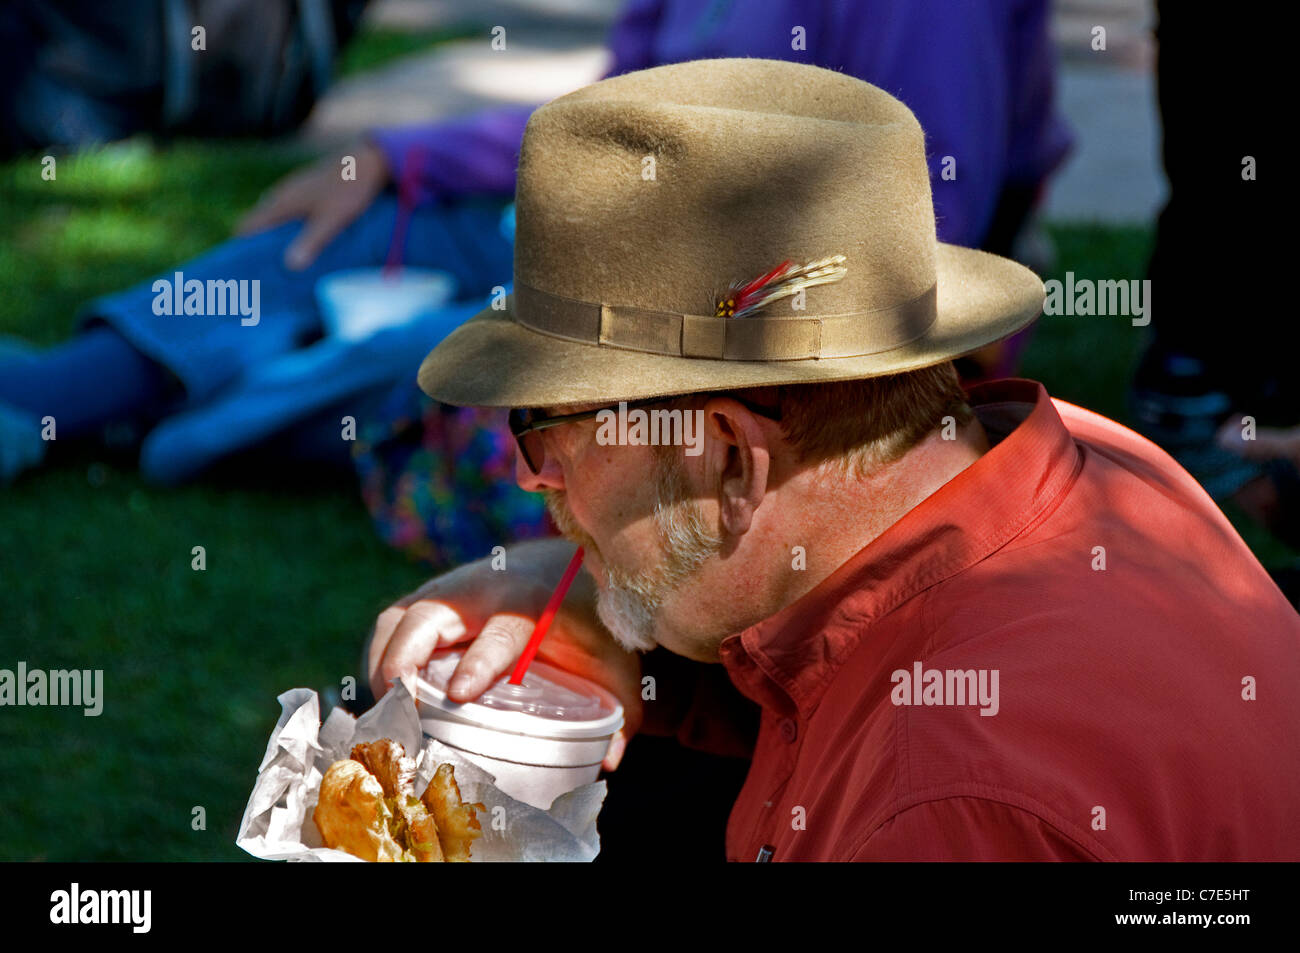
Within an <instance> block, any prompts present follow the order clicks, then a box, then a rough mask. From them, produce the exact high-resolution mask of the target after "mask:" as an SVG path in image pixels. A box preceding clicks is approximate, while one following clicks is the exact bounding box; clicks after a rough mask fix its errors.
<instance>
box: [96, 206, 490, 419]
mask: <svg viewBox="0 0 1300 953" xmlns="http://www.w3.org/2000/svg"><path fill="white" fill-rule="evenodd" d="M505 204H506V199H504V198H502V199H499V200H474V201H464V202H458V203H455V204H445V205H427V206H423V207H420V208H417V209H416V210H415V211H414V212H413V214H412V215H411V220H410V225H409V229H408V232H407V236H406V242H405V248H404V256H403V263H404V264H408V265H414V266H419V267H426V268H439V269H442V270H443V271H448V272H450V273H451V274H452V275H454V276H455V277H456V279H457V281H458V282H459V292H458V298H459V299H461V300H467V299H468V300H479V301H484V300H485V299H486V296H487V294H488V293H489V291H490V290H491V288H492V287H493V286H495V285H498V284H500V285H505V284H508V283H509V281H510V276H511V267H512V264H513V252H512V248H511V245H510V243H509V242H508V241H507V240H506V239H505V237H504V236H503V235H502V234H501V231H500V228H499V225H500V221H501V211H502V208H503V207H504V206H505ZM396 214H397V201H396V198H395V197H394V196H392V195H390V194H385V195H383V196H381V197H380V198H379V199H377V200H376V201H375V202H374V203H373V204H372V205H371V206H370V208H368V209H367V210H366V211H365V212H364V213H362V214H361V215H360V216H359V217H358V218H357V219H356V220H355V221H354V222H353V223H352V224H351V225H349V226H348V227H347V228H346V229H345V230H344V231H343V232H342V233H341V234H339V235H338V236H337V237H336V238H335V239H334V240H333V241H332V242H331V243H330V244H329V245H327V246H326V247H325V249H324V250H323V251H322V252H321V254H320V256H319V257H318V258H317V259H316V261H315V262H313V263H312V265H311V267H309V268H307V269H305V270H303V271H290V270H288V269H287V268H285V267H284V265H283V257H284V250H285V248H286V247H287V246H288V244H289V243H290V242H291V241H292V240H293V239H294V238H295V237H296V236H297V234H298V231H299V229H300V228H301V223H299V222H291V223H288V224H285V225H282V226H279V227H277V228H272V229H268V230H267V231H264V232H260V233H258V234H256V235H249V236H245V237H240V238H233V239H230V240H229V241H226V242H223V243H222V244H220V245H218V246H216V247H215V248H213V249H212V250H211V251H209V252H207V253H206V254H204V255H200V256H199V257H198V258H195V259H193V260H192V261H188V262H185V263H184V264H182V265H179V266H177V267H176V268H175V269H172V270H171V271H168V272H166V273H164V274H163V275H161V276H159V277H162V278H165V279H173V278H174V272H176V271H179V272H181V273H182V274H183V275H184V280H186V281H188V280H189V279H191V278H195V279H198V280H200V281H204V282H206V281H207V280H208V279H218V280H230V279H235V280H243V279H250V280H258V281H259V282H260V319H259V321H258V323H257V324H256V325H250V326H244V325H243V324H242V323H241V319H240V317H239V316H238V315H208V316H201V315H156V314H154V310H153V306H154V300H155V298H156V297H157V294H156V293H155V292H154V291H153V287H152V286H153V279H150V280H148V281H144V282H141V283H140V284H138V285H136V286H135V287H133V288H129V289H127V290H125V291H122V292H118V293H116V294H110V295H106V296H104V297H102V298H98V299H96V300H94V301H92V302H90V303H89V305H88V306H87V308H86V310H85V312H84V313H83V315H82V322H83V324H84V325H85V326H93V325H96V324H100V323H105V324H108V325H109V326H110V327H112V328H113V329H114V330H116V331H117V332H118V333H119V334H121V335H122V336H123V337H125V338H126V339H127V341H129V342H130V343H131V344H132V345H134V346H135V348H136V349H137V350H139V351H140V352H142V353H143V354H144V355H145V356H147V357H149V358H151V359H153V360H154V361H156V362H158V363H159V364H161V365H162V366H163V367H165V368H167V369H168V370H169V371H171V372H172V374H174V375H175V376H176V377H177V378H178V379H179V380H180V383H181V384H182V385H183V387H184V390H185V396H186V398H187V403H188V404H190V405H193V404H197V403H202V402H203V401H205V400H207V399H208V398H210V397H212V396H213V395H214V394H216V393H217V392H218V391H220V390H221V389H222V388H224V387H226V386H227V385H229V384H231V383H233V382H234V381H235V380H236V379H238V378H239V377H240V376H241V375H242V374H244V373H245V372H246V371H247V370H249V369H250V368H252V367H255V366H256V365H258V364H261V363H263V362H265V361H266V360H268V359H270V358H273V357H277V356H279V355H282V354H285V353H287V352H290V351H293V350H295V349H297V348H298V347H300V346H302V345H303V344H306V343H308V342H310V341H311V340H313V339H314V338H316V337H318V336H319V335H320V332H321V325H320V317H319V314H318V312H317V307H316V301H315V297H314V289H315V285H316V281H317V280H318V279H319V278H320V277H321V276H322V275H325V274H327V273H329V272H331V271H338V270H340V269H344V268H358V267H377V266H380V265H382V264H384V261H385V259H386V258H387V255H388V246H389V243H390V241H391V239H392V233H393V225H394V221H395V219H396Z"/></svg>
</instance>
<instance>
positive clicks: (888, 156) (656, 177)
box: [515, 59, 936, 317]
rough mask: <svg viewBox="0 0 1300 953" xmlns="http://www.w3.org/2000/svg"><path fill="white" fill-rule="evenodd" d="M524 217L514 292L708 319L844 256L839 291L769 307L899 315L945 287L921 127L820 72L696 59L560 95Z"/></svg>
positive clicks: (540, 142) (524, 166) (862, 90)
mask: <svg viewBox="0 0 1300 953" xmlns="http://www.w3.org/2000/svg"><path fill="white" fill-rule="evenodd" d="M516 207H517V226H516V245H515V279H516V283H517V284H523V285H527V286H529V287H532V288H536V289H539V290H541V291H544V292H547V293H549V294H551V295H558V296H561V297H564V298H572V299H577V300H579V301H585V302H592V303H596V304H603V305H617V306H626V307H632V308H642V309H647V310H650V311H666V312H679V313H683V314H696V315H706V314H712V311H713V306H714V302H715V299H716V297H717V296H719V295H720V294H721V293H722V292H723V291H724V290H725V289H726V287H727V285H728V284H729V283H730V282H733V281H734V282H747V281H750V280H752V279H754V278H756V277H758V276H759V275H762V274H764V273H766V272H768V271H770V270H771V269H772V268H773V267H774V266H776V265H777V264H779V263H781V262H782V261H786V260H790V261H794V262H808V261H813V260H817V259H823V258H826V257H828V256H831V255H844V256H845V258H846V262H845V265H846V268H847V271H846V273H845V275H844V277H843V279H841V280H839V281H836V282H833V283H829V284H824V285H820V286H817V287H813V288H809V289H808V290H807V292H806V296H805V297H804V298H803V300H802V301H799V300H798V299H795V298H787V299H784V300H782V301H778V302H776V303H774V304H772V305H770V306H769V307H768V309H767V313H769V314H770V315H771V316H773V317H781V316H787V317H794V316H804V315H807V316H814V315H835V314H849V313H854V312H861V311H873V310H877V309H882V308H891V307H895V306H897V305H899V304H900V303H902V302H905V301H908V300H911V299H915V298H917V297H918V296H920V295H923V294H924V293H925V292H927V291H928V290H929V289H930V288H932V287H933V286H934V284H935V274H936V271H935V248H936V238H935V229H934V211H933V205H932V202H931V196H930V181H929V172H928V169H927V166H926V162H925V144H924V135H923V133H922V131H921V127H920V125H919V123H918V122H917V121H916V118H915V117H914V116H913V115H912V113H911V111H910V110H909V109H908V108H907V107H906V106H904V105H903V104H902V103H901V102H899V101H898V100H897V99H895V98H894V97H892V96H890V95H889V94H887V93H885V92H884V91H882V90H880V89H878V88H876V87H874V86H872V85H870V84H869V83H865V82H862V81H861V80H857V79H854V78H852V77H848V76H845V75H843V74H840V73H836V72H834V71H831V70H826V69H821V68H819V67H815V66H806V65H802V64H797V63H788V62H784V61H779V60H755V59H732V60H698V61H693V62H688V63H680V64H673V65H670V66H663V67H658V68H655V69H649V70H643V71H640V72H636V73H629V74H625V75H623V76H618V77H614V78H612V79H608V80H604V81H602V82H599V83H596V84H594V85H592V86H588V87H585V88H583V89H581V90H578V91H576V92H574V93H570V94H569V95H567V96H563V97H560V98H559V99H556V100H554V101H552V102H551V103H549V104H547V105H545V106H543V107H541V108H540V109H538V110H537V111H536V112H535V113H534V114H533V116H532V118H531V119H530V120H529V123H528V126H527V129H526V130H525V133H524V140H523V145H522V148H521V152H520V162H519V176H518V189H517V194H516ZM799 304H802V306H803V310H802V311H798V310H793V309H794V308H796V307H797V306H798V305H799Z"/></svg>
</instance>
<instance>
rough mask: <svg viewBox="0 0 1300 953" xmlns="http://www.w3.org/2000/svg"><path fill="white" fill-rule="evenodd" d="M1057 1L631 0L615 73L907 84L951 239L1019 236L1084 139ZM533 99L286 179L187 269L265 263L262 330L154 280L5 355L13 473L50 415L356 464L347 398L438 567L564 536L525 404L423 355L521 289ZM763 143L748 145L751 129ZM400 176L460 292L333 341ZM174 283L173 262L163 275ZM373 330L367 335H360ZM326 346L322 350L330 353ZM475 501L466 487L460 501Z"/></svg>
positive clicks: (387, 489) (178, 463)
mask: <svg viewBox="0 0 1300 953" xmlns="http://www.w3.org/2000/svg"><path fill="white" fill-rule="evenodd" d="M1049 7H1050V5H1049V3H1048V2H1047V0H1021V2H1012V3H1008V2H1004V0H979V2H970V3H962V4H955V5H954V4H951V3H947V2H943V0H862V2H851V3H847V2H835V0H823V2H815V3H808V2H794V0H751V2H733V0H712V2H710V3H706V4H701V3H699V2H697V0H632V2H630V3H628V4H627V5H626V6H625V7H624V9H623V11H622V13H621V15H620V17H619V19H618V21H617V22H616V23H615V25H614V27H613V28H612V30H611V33H610V36H609V47H610V51H611V54H612V65H611V68H610V70H609V72H608V75H611V76H613V75H618V74H621V73H624V72H628V71H631V70H639V69H644V68H647V67H650V66H655V65H660V64H666V63H672V62H678V61H684V60H691V59H700V58H706V57H731V56H754V57H768V58H775V59H786V60H792V61H796V62H803V63H809V64H813V65H818V66H822V67H827V68H831V69H836V70H840V71H842V72H845V73H847V74H849V75H852V76H855V77H858V78H860V79H863V80H866V81H868V82H870V83H873V84H875V85H877V86H880V87H881V88H883V89H885V90H887V91H889V92H890V93H892V94H894V95H895V96H897V97H898V98H899V99H901V100H902V101H903V102H904V103H906V104H907V105H908V106H909V107H910V108H911V109H912V110H913V112H914V113H915V114H916V116H917V118H918V119H919V120H920V122H921V124H922V127H923V128H924V130H925V132H926V135H927V154H928V161H929V165H930V170H931V184H932V190H933V197H934V205H935V213H936V227H937V232H938V237H939V239H940V240H941V241H945V242H950V243H953V244H959V245H966V246H971V247H979V248H983V249H985V250H987V251H991V252H994V253H997V254H1003V255H1013V254H1015V251H1016V249H1017V248H1018V247H1019V246H1020V244H1021V243H1022V240H1023V238H1024V236H1025V234H1026V230H1027V226H1028V225H1029V223H1030V222H1031V220H1032V212H1033V208H1034V206H1035V204H1036V202H1037V199H1038V196H1039V195H1040V194H1041V192H1042V190H1043V186H1044V183H1045V182H1046V181H1047V179H1048V177H1049V176H1050V175H1051V173H1052V172H1053V170H1055V169H1056V168H1057V167H1058V166H1059V164H1060V163H1061V161H1062V159H1063V158H1064V156H1065V154H1066V152H1067V151H1068V149H1069V146H1070V135H1069V133H1068V131H1067V129H1066V127H1065V125H1064V123H1063V121H1062V120H1061V118H1060V116H1059V115H1058V112H1057V110H1056V105H1055V62H1054V52H1053V48H1052V43H1051V38H1050V35H1049V12H1050V10H1049ZM533 108H534V107H532V106H527V107H517V106H516V107H504V108H498V109H490V110H484V111H481V112H478V113H475V114H472V115H468V116H463V117H455V118H451V119H447V120H444V121H440V122H434V123H426V124H421V125H416V126H410V127H405V128H399V129H388V130H379V131H375V132H373V133H372V134H371V135H370V136H368V137H367V138H366V140H365V141H363V142H361V143H359V144H357V146H356V147H355V148H354V149H352V150H348V152H349V154H351V155H354V156H355V157H356V172H357V174H356V178H355V180H354V181H344V180H342V179H341V177H340V174H339V159H338V157H336V156H331V157H329V158H327V159H324V160H322V161H321V163H320V164H318V165H316V166H313V167H310V168H307V169H304V170H302V171H299V172H297V173H295V174H293V175H291V176H289V177H288V178H287V179H285V180H284V181H283V182H281V183H280V184H279V185H278V186H276V187H275V188H273V189H272V190H271V191H270V192H269V194H268V195H267V196H266V198H265V199H264V200H263V201H262V202H261V203H259V205H258V206H257V207H256V208H254V209H253V210H252V211H251V212H250V213H249V214H248V215H247V217H246V218H245V219H244V221H243V222H242V224H241V226H240V228H239V237H237V238H234V239H232V240H231V241H229V242H227V243H225V244H223V245H221V246H218V247H217V248H215V249H213V250H212V251H211V252H209V253H207V254H206V255H204V256H201V257H200V258H198V259H195V260H193V261H189V262H185V263H184V264H183V265H180V266H178V270H180V271H182V272H183V274H184V276H185V278H186V279H199V280H204V279H208V278H215V279H231V278H237V279H258V280H260V282H261V309H262V315H261V320H260V322H259V325H258V327H256V328H246V327H241V326H240V323H239V322H238V321H235V320H232V319H230V318H229V317H226V318H220V319H215V320H208V319H201V318H195V317H186V318H183V319H178V318H176V317H173V316H162V317H160V316H157V315H155V314H154V313H153V311H152V308H151V304H152V302H153V299H154V297H155V293H154V291H153V290H152V284H153V282H152V279H151V280H150V281H146V282H143V283H142V284H140V285H137V286H136V287H134V288H131V289H128V290H126V291H124V292H121V293H118V294H111V295H107V296H104V297H102V298H99V299H97V300H95V301H92V302H90V303H89V304H88V305H87V307H86V308H85V311H84V313H83V314H82V316H81V320H80V330H79V332H78V333H77V334H76V335H75V336H74V337H73V338H72V339H71V340H70V341H69V342H67V343H65V344H63V345H61V346H58V347H55V348H53V349H51V350H49V351H47V352H44V353H35V352H31V351H28V350H25V349H23V348H22V347H21V346H17V347H16V346H14V345H13V344H10V345H8V347H7V350H5V351H0V471H2V472H0V479H13V478H14V477H15V476H16V475H17V473H18V472H20V471H21V470H23V469H25V468H28V467H31V466H34V465H36V464H38V463H39V462H40V460H41V458H42V455H43V452H44V443H43V442H42V441H41V439H40V425H39V421H40V419H41V418H42V417H43V416H45V415H50V416H53V417H55V418H56V419H57V421H58V427H59V431H58V432H59V436H60V437H61V438H67V437H72V438H76V437H82V436H91V435H94V434H97V433H100V432H102V430H103V428H104V427H105V426H106V425H109V424H111V423H113V422H114V421H120V420H122V419H132V420H136V421H140V422H141V426H142V428H143V429H149V428H152V429H150V432H149V433H148V436H147V437H146V438H145V439H144V442H143V446H142V448H141V470H142V472H143V473H144V475H145V476H146V477H147V478H149V479H152V480H155V481H158V482H163V483H176V482H180V481H183V480H186V479H190V478H192V477H194V476H196V475H197V474H199V473H200V472H202V471H203V469H204V468H206V467H207V466H208V465H209V464H211V463H212V462H214V461H215V460H217V459H220V458H222V457H223V456H225V455H228V454H230V453H232V452H234V451H236V450H239V449H241V448H243V447H246V446H248V445H250V444H253V443H255V442H257V441H265V440H267V439H268V438H271V437H276V435H277V434H279V435H282V436H281V437H277V443H279V444H281V445H282V450H283V451H284V452H289V453H292V454H296V455H298V456H306V457H310V458H312V459H315V460H328V459H331V458H334V459H336V460H342V461H344V462H346V460H347V457H348V455H349V446H348V443H347V442H345V441H343V440H340V439H339V423H338V422H339V413H340V412H345V413H354V414H355V415H356V416H357V419H358V421H364V422H365V423H364V425H363V427H362V433H361V435H360V439H359V440H358V441H357V442H356V448H355V450H354V451H352V452H351V456H352V457H353V462H354V463H355V465H356V467H357V469H358V472H359V474H360V477H361V484H362V493H363V497H364V498H365V500H366V503H367V506H368V507H369V509H370V511H371V513H372V516H373V517H374V519H375V522H376V526H377V528H378V530H379V532H380V533H381V535H382V536H383V537H384V538H385V540H386V541H387V542H389V543H390V544H391V545H394V546H396V547H398V548H401V549H403V550H405V551H408V552H410V553H412V554H413V555H415V556H417V557H420V558H423V559H425V560H428V561H430V562H433V563H435V564H444V565H445V564H448V563H454V562H458V561H463V560H465V559H470V558H474V557H476V556H477V555H480V554H481V553H482V552H484V551H486V550H487V549H489V548H490V547H491V546H492V545H495V544H496V543H498V542H502V541H506V540H509V539H518V538H526V537H529V536H535V535H542V534H546V533H549V532H551V527H550V526H549V525H548V524H547V521H546V515H545V512H544V509H543V507H542V506H541V505H540V503H539V501H538V500H537V498H536V497H534V496H533V495H531V494H526V493H523V492H522V491H520V490H519V489H518V488H517V487H516V486H515V483H514V480H513V466H512V459H513V445H512V441H511V438H510V434H509V432H508V430H507V429H506V428H505V426H504V421H503V420H500V419H498V415H496V414H491V413H489V412H485V411H482V410H475V409H462V408H452V407H447V406H444V405H440V404H437V403H436V402H433V401H431V400H429V399H428V398H426V397H424V396H423V395H422V394H421V393H420V392H419V390H418V388H417V387H416V386H415V369H416V362H415V359H414V358H412V355H417V354H419V353H422V352H423V351H424V350H427V349H428V348H430V347H432V346H433V345H434V344H436V343H437V341H438V340H440V339H441V337H443V336H445V335H446V334H447V333H449V332H450V331H451V330H452V329H454V328H455V327H456V326H457V325H458V324H459V323H460V322H461V321H462V320H464V319H466V318H468V317H469V316H471V315H472V314H474V313H475V312H476V311H477V310H479V308H480V307H481V302H482V300H483V298H484V297H485V296H486V295H488V294H489V293H490V291H491V289H492V288H493V287H495V286H498V285H506V284H508V280H509V276H510V271H511V266H512V249H511V244H510V241H509V238H508V236H509V227H508V222H509V219H508V216H507V218H506V220H505V224H506V227H505V229H504V234H503V228H502V227H501V226H502V218H501V216H502V211H503V209H505V207H506V206H507V203H508V202H509V200H510V199H511V197H512V196H513V193H514V187H515V166H516V162H517V155H518V149H519V143H520V140H521V138H522V135H523V129H524V126H525V124H526V123H527V120H528V117H529V115H530V114H531V112H532V110H533ZM742 147H743V144H741V143H738V144H737V148H742ZM399 185H402V186H409V189H408V190H407V191H408V196H409V198H410V199H411V201H412V202H413V203H414V205H415V208H414V212H413V214H412V215H411V218H410V224H409V233H408V235H407V240H406V242H405V244H404V247H405V256H404V258H403V260H402V263H403V264H406V265H416V266H425V267H431V268H438V269H442V270H445V271H447V272H450V273H451V274H452V275H453V276H454V277H455V279H456V281H457V283H458V286H459V289H460V300H459V301H458V302H457V303H456V304H454V305H452V306H451V307H448V308H446V309H444V310H443V311H442V312H441V313H440V314H439V316H438V317H437V318H436V319H435V320H432V321H426V322H423V323H420V324H418V325H416V326H413V327H408V328H405V329H390V331H391V333H387V334H386V335H376V337H375V338H374V339H372V340H369V341H364V342H361V343H359V344H357V345H355V347H354V348H351V349H341V350H339V349H335V350H331V351H324V352H322V351H313V349H312V345H313V344H314V342H318V341H319V340H320V338H321V335H322V326H321V319H320V316H319V313H318V311H317V307H316V302H315V300H314V289H315V286H316V282H317V281H318V280H319V279H320V278H321V277H322V276H324V275H326V274H329V273H330V272H333V271H337V270H339V269H342V268H348V267H356V266H366V265H372V266H374V265H379V264H382V263H383V262H384V260H385V256H386V254H387V252H388V248H389V243H390V238H391V236H392V234H393V230H394V224H395V221H396V219H397V217H398V208H399V203H398V200H397V197H396V196H395V194H394V191H395V188H396V187H397V186H399ZM163 277H164V278H169V277H170V274H168V275H164V276H163ZM1024 340H1025V335H1024V334H1023V333H1022V334H1021V335H1019V336H1017V338H1015V339H1012V341H1011V342H1008V343H1004V344H1002V345H998V346H995V347H993V348H990V349H987V350H986V351H984V352H981V353H979V354H977V355H975V356H973V358H972V359H971V360H970V361H968V362H966V363H965V365H964V367H963V368H962V369H963V372H964V373H965V374H966V375H967V376H968V378H978V377H1001V376H1007V375H1008V374H1010V373H1012V372H1013V371H1014V366H1015V362H1016V358H1017V356H1018V353H1019V350H1020V346H1021V345H1022V344H1023V342H1024ZM356 349H361V353H360V354H358V353H356V352H355V350H356ZM322 362H324V363H326V364H327V366H326V367H321V366H320V365H321V363H322ZM453 499H455V500H459V501H462V503H461V504H460V505H458V506H451V505H450V503H451V501H452V500H453ZM466 500H472V501H475V502H474V503H473V504H472V505H471V506H470V507H466V506H465V505H464V503H463V501H466Z"/></svg>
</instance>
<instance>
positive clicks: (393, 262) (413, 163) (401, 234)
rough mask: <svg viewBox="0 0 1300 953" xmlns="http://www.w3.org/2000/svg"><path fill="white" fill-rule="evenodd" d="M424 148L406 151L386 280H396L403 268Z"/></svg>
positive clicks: (390, 243) (389, 243)
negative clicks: (416, 178)
mask: <svg viewBox="0 0 1300 953" xmlns="http://www.w3.org/2000/svg"><path fill="white" fill-rule="evenodd" d="M425 151H426V150H425V149H424V147H423V146H412V147H411V148H410V149H408V150H407V151H406V168H405V169H404V170H403V171H402V181H401V182H399V183H398V186H397V219H396V221H394V222H393V237H392V238H391V239H390V240H389V242H388V260H387V261H385V262H384V271H383V275H384V277H385V278H389V279H392V278H395V277H397V273H398V272H399V271H401V268H402V253H403V252H404V251H405V250H406V231H407V228H408V227H409V226H410V224H411V209H412V208H414V206H415V188H416V185H415V177H416V175H418V174H419V163H420V160H421V159H422V158H423V157H424V153H425Z"/></svg>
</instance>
